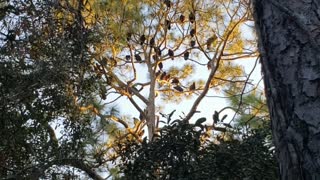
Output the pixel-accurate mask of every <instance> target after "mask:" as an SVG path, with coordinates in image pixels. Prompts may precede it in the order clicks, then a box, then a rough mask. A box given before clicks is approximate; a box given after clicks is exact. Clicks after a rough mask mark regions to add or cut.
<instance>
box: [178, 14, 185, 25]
mask: <svg viewBox="0 0 320 180" xmlns="http://www.w3.org/2000/svg"><path fill="white" fill-rule="evenodd" d="M185 18H186V17H185V16H184V15H183V14H181V15H180V17H179V19H180V22H182V23H183V22H184V20H185Z"/></svg>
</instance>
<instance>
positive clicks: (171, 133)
mask: <svg viewBox="0 0 320 180" xmlns="http://www.w3.org/2000/svg"><path fill="white" fill-rule="evenodd" d="M204 121H205V119H204V118H201V119H199V120H197V121H196V123H195V124H189V123H186V122H184V121H181V120H175V121H173V122H172V123H170V124H167V125H166V126H164V127H163V128H161V130H160V132H159V136H157V138H156V139H155V140H154V141H152V142H147V141H146V140H145V141H143V142H142V143H137V142H136V141H135V142H133V141H131V142H128V144H127V145H126V147H125V148H123V149H124V150H123V151H122V152H120V155H121V165H120V166H121V167H120V169H121V172H122V173H123V174H124V177H123V179H246V178H247V179H270V180H271V179H277V178H278V174H277V164H276V161H275V157H274V152H273V151H271V150H269V146H268V145H266V144H265V139H266V137H267V136H268V135H270V134H269V133H270V131H266V130H265V129H259V130H254V131H251V132H250V135H248V136H243V137H241V139H240V140H235V139H233V140H229V141H223V140H221V141H220V142H215V141H211V140H210V139H206V140H205V141H204V140H203V136H204V135H205V134H207V131H206V129H207V128H204V127H205V125H203V124H202V123H203V122H204Z"/></svg>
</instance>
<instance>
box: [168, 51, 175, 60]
mask: <svg viewBox="0 0 320 180" xmlns="http://www.w3.org/2000/svg"><path fill="white" fill-rule="evenodd" d="M168 55H169V56H170V57H171V59H172V60H174V52H173V50H171V49H169V50H168Z"/></svg>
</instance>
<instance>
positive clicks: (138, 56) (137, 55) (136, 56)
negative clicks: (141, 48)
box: [134, 54, 142, 62]
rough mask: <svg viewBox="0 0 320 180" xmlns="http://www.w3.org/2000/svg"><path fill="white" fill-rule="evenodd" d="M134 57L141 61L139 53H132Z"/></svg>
mask: <svg viewBox="0 0 320 180" xmlns="http://www.w3.org/2000/svg"><path fill="white" fill-rule="evenodd" d="M134 57H135V58H136V60H137V61H138V62H141V61H142V58H141V56H140V55H139V54H136V55H134Z"/></svg>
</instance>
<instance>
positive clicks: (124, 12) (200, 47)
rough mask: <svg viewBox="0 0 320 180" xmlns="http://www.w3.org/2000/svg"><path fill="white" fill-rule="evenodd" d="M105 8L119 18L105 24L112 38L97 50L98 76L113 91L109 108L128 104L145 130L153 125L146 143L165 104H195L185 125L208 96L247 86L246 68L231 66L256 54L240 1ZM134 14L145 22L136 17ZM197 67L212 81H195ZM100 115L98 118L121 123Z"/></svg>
mask: <svg viewBox="0 0 320 180" xmlns="http://www.w3.org/2000/svg"><path fill="white" fill-rule="evenodd" d="M100 7H101V8H102V9H104V8H106V7H109V8H114V9H116V10H117V12H118V13H115V14H111V15H108V16H107V17H109V18H108V19H105V20H104V21H103V20H102V23H101V27H103V29H105V30H106V31H105V34H110V36H105V37H106V38H104V39H103V40H102V42H99V44H97V45H96V46H95V47H96V48H95V49H94V54H96V56H95V57H94V59H93V61H94V64H95V67H96V70H97V74H100V75H101V74H102V76H103V77H102V79H103V80H105V81H106V82H107V84H108V85H109V86H108V87H107V92H106V94H105V93H104V92H105V91H102V92H103V93H102V94H101V97H104V96H106V97H105V98H106V103H110V102H114V100H115V99H117V98H118V97H119V98H120V99H121V97H124V98H127V99H128V100H129V102H130V103H131V104H132V106H133V108H135V109H136V110H137V112H138V113H136V114H140V115H139V118H137V117H136V118H137V119H139V120H140V121H142V122H143V125H142V126H141V127H144V126H145V125H146V126H147V127H148V133H149V134H148V137H149V139H152V136H153V134H154V131H155V129H156V127H157V124H158V123H157V122H158V121H159V110H158V109H160V107H161V103H162V102H176V103H180V102H181V100H182V99H184V98H191V97H193V98H195V100H194V103H193V106H192V107H191V109H190V111H189V112H188V113H186V115H185V120H187V121H188V120H190V119H191V117H192V116H193V115H194V114H195V113H196V112H197V110H198V109H197V108H198V106H199V103H200V102H201V101H202V100H203V98H204V97H205V96H206V95H207V93H208V92H212V91H213V89H214V88H222V86H223V85H226V84H229V83H233V82H234V81H243V82H244V81H245V79H246V77H245V75H244V73H243V69H242V68H241V67H240V66H239V65H237V64H234V63H232V62H231V61H232V60H235V59H240V58H244V57H251V56H255V55H256V53H255V49H254V48H249V47H250V46H249V45H248V43H250V42H247V41H246V40H245V39H243V38H241V34H240V26H241V24H243V23H245V22H247V21H248V20H249V19H248V11H247V6H246V4H243V3H242V2H233V1H215V2H214V3H212V2H209V1H203V0H201V1H200V0H199V1H187V0H186V1H150V0H149V1H139V2H135V1H110V2H106V3H105V4H104V5H101V6H100ZM132 10H134V11H138V12H139V13H140V15H141V16H138V17H137V16H132V14H131V13H130V12H131V11H132ZM102 17H104V16H102ZM132 17H134V18H136V19H132ZM113 19H115V20H116V21H114V22H113V21H112V20H113ZM107 62H109V63H107ZM196 69H197V70H200V71H206V73H204V74H205V75H206V76H207V77H205V78H202V77H200V78H199V77H195V76H194V72H195V70H196ZM141 72H142V73H141ZM114 94H118V95H119V96H118V97H114V96H115V95H114ZM158 104H160V106H159V105H158ZM100 113H101V115H100V117H101V118H107V119H108V118H109V119H114V120H116V121H119V117H114V116H112V118H110V117H105V116H102V115H103V112H100ZM123 125H124V127H128V125H126V124H123ZM141 130H142V129H141Z"/></svg>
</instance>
